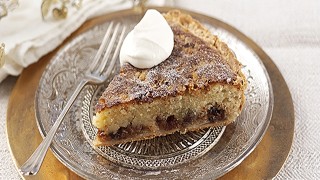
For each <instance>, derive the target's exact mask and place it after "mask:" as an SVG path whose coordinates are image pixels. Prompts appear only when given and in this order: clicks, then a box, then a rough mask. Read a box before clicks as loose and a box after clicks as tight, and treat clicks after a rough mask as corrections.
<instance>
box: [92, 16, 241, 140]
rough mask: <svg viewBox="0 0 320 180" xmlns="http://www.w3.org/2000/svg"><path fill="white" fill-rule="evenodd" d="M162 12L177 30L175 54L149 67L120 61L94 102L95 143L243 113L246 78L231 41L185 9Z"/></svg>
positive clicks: (217, 122)
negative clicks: (210, 29)
mask: <svg viewBox="0 0 320 180" xmlns="http://www.w3.org/2000/svg"><path fill="white" fill-rule="evenodd" d="M163 16H164V17H165V19H166V20H167V22H168V24H169V25H170V27H171V29H172V31H173V34H174V47H173V51H172V53H171V55H170V56H169V57H168V58H167V59H166V60H165V61H164V62H162V63H160V64H159V65H157V66H155V67H152V68H149V69H138V68H135V67H133V66H132V65H130V64H128V63H126V64H124V65H123V66H122V67H121V70H120V73H119V74H118V75H116V76H115V77H114V78H113V80H112V81H111V82H110V84H109V85H108V87H107V88H106V89H105V91H104V93H103V94H102V96H101V97H100V99H99V102H98V103H97V105H96V115H95V117H94V119H93V124H94V125H95V126H96V127H97V128H98V133H97V136H96V140H95V142H94V144H95V145H106V146H111V145H115V144H120V143H125V142H129V141H137V140H143V139H150V138H153V137H156V136H164V135H167V134H172V133H174V132H176V131H178V132H180V133H185V132H187V131H196V130H199V129H203V128H207V127H213V126H221V125H228V124H230V123H232V122H233V121H235V119H236V118H237V117H238V116H239V114H240V113H241V110H242V107H243V104H244V101H245V96H244V90H245V88H246V79H245V77H244V75H243V74H242V72H241V64H240V63H239V62H238V61H237V59H236V57H235V56H234V54H233V53H232V51H231V50H230V49H229V48H228V46H227V45H226V44H225V43H223V42H221V41H220V40H219V39H218V38H217V37H216V36H214V35H212V34H211V33H210V32H209V31H208V30H207V29H206V28H205V27H204V26H203V25H201V24H200V23H199V22H198V21H196V20H194V19H192V17H191V16H189V15H187V14H183V13H181V12H179V11H170V12H168V13H166V14H163Z"/></svg>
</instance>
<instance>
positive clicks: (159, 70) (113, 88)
mask: <svg viewBox="0 0 320 180" xmlns="http://www.w3.org/2000/svg"><path fill="white" fill-rule="evenodd" d="M171 28H172V30H173V32H174V41H175V45H174V49H173V51H172V54H171V55H170V56H169V57H168V58H167V60H166V61H164V62H162V63H160V64H159V65H158V66H155V67H153V68H150V69H137V68H135V67H133V66H131V65H130V64H124V65H123V67H122V69H121V72H120V74H118V75H116V76H115V77H114V79H113V80H112V81H111V83H110V84H109V86H108V87H107V88H106V90H105V92H104V93H103V95H102V97H101V98H100V102H99V104H98V105H97V110H98V111H99V110H102V109H104V108H105V107H111V106H113V105H117V104H119V103H128V102H131V101H135V102H151V101H153V99H154V98H158V97H164V96H176V95H177V94H182V93H184V92H185V91H188V90H193V89H204V88H207V87H208V86H209V84H212V83H228V84H231V83H232V82H233V81H234V80H235V79H236V77H237V74H236V73H235V72H233V70H232V68H231V67H230V65H229V64H227V63H226V61H225V60H224V59H223V56H222V55H221V53H220V52H219V51H218V50H217V49H213V48H211V47H210V46H209V45H207V44H206V42H204V41H202V40H201V39H200V38H198V37H196V36H194V35H192V34H191V33H188V32H186V31H185V30H184V29H182V28H180V26H178V25H172V26H171Z"/></svg>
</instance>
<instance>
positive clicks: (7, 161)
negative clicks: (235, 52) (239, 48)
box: [0, 0, 320, 179]
mask: <svg viewBox="0 0 320 180" xmlns="http://www.w3.org/2000/svg"><path fill="white" fill-rule="evenodd" d="M168 2H170V3H169V4H174V5H175V6H177V7H180V8H185V9H189V10H193V11H196V12H200V13H203V14H206V15H209V16H213V17H215V18H217V19H220V20H222V21H224V22H226V23H228V24H230V25H232V26H234V27H235V28H237V29H239V30H240V31H242V32H243V33H244V34H246V35H247V36H249V37H250V38H252V39H253V40H254V41H255V42H256V43H257V44H259V45H260V46H261V47H262V49H263V50H264V51H265V52H266V53H267V54H268V55H269V56H270V57H271V58H272V59H273V61H274V62H275V64H276V65H277V66H278V68H279V69H280V71H281V73H282V75H283V76H284V78H285V80H286V82H287V84H288V86H289V89H290V91H291V94H292V98H293V102H294V106H295V116H296V122H295V136H294V141H293V145H292V149H291V152H290V154H289V157H288V160H287V161H286V163H285V164H284V167H283V168H282V169H281V171H280V172H279V174H278V175H277V176H276V177H275V179H317V178H320V143H318V138H317V137H318V129H319V128H320V121H319V119H320V113H319V112H320V110H319V108H317V107H318V104H320V98H319V95H320V86H319V83H318V81H317V80H318V78H319V75H320V61H319V57H320V18H319V17H320V11H319V8H320V1H317V0H309V1H303V2H302V1H294V0H287V1H276V0H262V1H250V0H243V1H231V0H216V1H210V2H209V1H207V0H198V1H190V0H189V1H185V0H177V1H175V2H171V1H168ZM16 80H17V78H16V77H8V78H6V79H5V80H4V81H3V82H2V83H1V84H0V159H1V162H2V164H1V166H0V179H20V176H19V174H18V172H17V170H16V167H15V165H14V163H13V160H12V157H11V154H10V150H9V146H8V143H7V139H6V130H5V123H6V110H7V103H8V99H9V97H10V92H11V90H12V89H13V87H14V84H15V82H16Z"/></svg>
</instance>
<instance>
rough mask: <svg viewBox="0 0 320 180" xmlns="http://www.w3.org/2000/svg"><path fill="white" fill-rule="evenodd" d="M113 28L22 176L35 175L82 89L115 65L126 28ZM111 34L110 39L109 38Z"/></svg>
mask: <svg viewBox="0 0 320 180" xmlns="http://www.w3.org/2000/svg"><path fill="white" fill-rule="evenodd" d="M113 26H114V23H113V22H111V23H110V24H109V27H108V29H107V32H106V35H105V36H104V38H103V40H102V43H101V45H100V47H99V50H98V52H97V54H96V55H95V57H94V60H93V63H92V64H91V65H90V67H89V69H88V71H87V72H86V74H85V77H84V78H83V79H82V80H81V82H80V83H79V84H78V86H77V88H76V90H75V91H74V93H73V94H72V95H71V97H70V98H69V100H68V102H67V104H66V106H65V107H64V108H63V110H62V112H61V114H60V115H59V117H58V119H57V120H56V122H55V123H54V125H53V126H52V128H51V129H50V131H49V133H48V134H47V136H46V137H45V138H44V139H43V141H42V143H41V144H40V145H39V146H38V148H37V149H36V150H35V151H34V152H33V154H32V155H31V156H30V158H29V159H28V160H27V161H26V162H25V163H24V164H23V165H22V166H21V167H20V169H19V171H20V172H21V173H22V175H35V174H37V172H38V171H39V169H40V167H41V164H42V162H43V159H44V157H45V155H46V153H47V151H48V148H49V146H50V144H51V142H52V139H53V137H54V135H55V133H56V131H57V129H58V128H59V126H60V124H61V122H62V120H63V119H64V117H65V115H66V113H67V112H68V111H69V109H70V107H71V105H72V104H73V102H74V101H75V99H76V98H77V96H78V95H79V93H80V91H81V90H82V89H83V87H84V86H85V85H86V84H88V83H94V84H100V83H103V82H104V81H105V80H106V79H107V77H108V76H109V75H110V73H111V71H112V69H113V67H114V65H115V61H116V59H117V57H118V55H119V51H120V46H121V44H122V41H123V39H124V35H125V32H126V26H123V25H121V24H120V23H117V25H116V26H115V28H113ZM111 34H112V37H111V38H110V36H111ZM117 39H118V41H117ZM106 46H108V47H106ZM114 47H115V49H114ZM113 50H114V53H113V56H112V58H111V62H110V63H109V66H108V67H107V68H106V65H107V64H108V60H109V59H110V57H109V56H110V55H111V54H112V52H113ZM104 52H105V53H104ZM105 69H106V70H105Z"/></svg>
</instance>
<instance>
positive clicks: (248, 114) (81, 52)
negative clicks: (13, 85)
mask: <svg viewBox="0 0 320 180" xmlns="http://www.w3.org/2000/svg"><path fill="white" fill-rule="evenodd" d="M189 13H190V14H191V15H192V16H193V17H194V18H195V19H197V20H199V21H200V22H201V23H203V24H204V25H205V26H206V27H207V28H208V29H209V30H210V31H211V32H212V33H213V34H216V35H217V36H219V38H220V39H221V40H223V41H224V42H226V43H227V44H228V46H229V47H230V48H231V49H232V50H233V51H234V53H235V54H236V56H237V57H238V59H239V60H240V61H241V63H242V64H243V65H244V66H243V69H242V71H243V72H244V74H245V76H246V78H247V79H248V88H247V90H246V92H245V94H246V102H245V106H244V109H243V112H242V113H241V115H240V116H239V117H238V119H237V120H236V122H235V123H232V124H230V125H228V126H226V127H217V128H211V129H205V130H203V131H199V132H193V133H187V134H185V135H180V134H178V133H176V134H173V135H170V136H166V137H159V138H156V139H153V140H146V141H140V142H135V143H127V144H121V145H117V146H113V147H100V148H95V147H93V146H92V140H93V138H94V135H95V133H96V131H97V130H96V129H95V128H94V127H93V126H92V124H91V118H92V116H93V114H94V109H93V108H94V104H95V102H96V100H97V98H98V97H99V95H100V94H101V92H102V91H103V89H104V87H105V86H106V85H107V84H108V82H110V80H111V79H112V77H113V76H114V75H115V74H116V73H117V72H118V71H119V64H118V65H117V67H116V68H115V69H114V71H113V73H112V75H111V76H110V78H109V79H108V80H107V82H106V84H103V85H100V86H97V85H87V86H86V87H85V88H84V89H83V90H82V92H81V93H80V96H79V98H78V99H76V101H75V103H74V105H73V106H72V107H71V109H70V111H69V113H68V114H67V116H66V118H65V120H64V121H63V123H62V124H61V126H60V128H59V130H58V132H57V134H56V136H55V138H54V140H53V143H52V145H51V149H52V151H53V153H54V154H55V156H56V157H57V158H58V159H59V160H60V161H61V162H62V163H63V164H64V165H66V166H67V167H68V168H70V169H71V170H72V171H74V172H76V173H77V174H78V175H80V176H82V177H84V178H86V179H111V178H118V179H135V178H136V179H144V178H146V179H150V178H151V179H153V178H157V179H182V178H188V179H191V178H192V179H212V178H217V177H220V176H222V175H223V174H225V173H227V172H228V171H230V170H231V169H233V168H234V167H236V166H237V165H238V164H240V163H241V161H242V160H243V159H244V158H245V157H247V156H248V155H249V154H250V152H252V151H253V149H254V148H255V147H256V145H257V144H258V143H259V142H260V140H261V139H262V137H263V135H264V133H265V131H266V129H267V127H268V124H269V122H270V118H271V114H272V108H273V93H272V87H271V83H270V80H269V77H268V74H267V72H266V70H265V67H264V66H263V64H262V61H261V57H259V55H258V53H256V52H255V49H254V48H252V45H250V44H249V43H248V42H251V41H248V42H246V39H247V38H246V37H245V36H244V35H243V34H241V33H239V32H238V31H237V30H235V29H234V28H232V27H230V26H228V25H226V24H225V23H223V22H221V21H218V20H216V19H214V18H210V17H207V16H204V15H201V14H196V13H192V12H189ZM108 16H110V18H109V19H112V20H113V21H116V22H117V21H121V22H122V23H125V24H127V25H128V26H129V27H130V28H133V27H134V25H135V24H136V23H137V22H138V21H139V19H140V18H141V15H139V14H137V13H134V12H133V11H123V12H122V13H121V12H118V13H114V14H109V15H108ZM108 23H109V21H108V20H106V21H105V22H104V23H101V24H95V25H94V26H93V27H92V28H90V29H89V30H88V31H86V32H84V33H82V34H81V35H79V36H77V37H76V38H74V39H72V40H70V41H68V42H67V43H66V44H65V46H63V47H62V48H61V49H60V50H59V51H58V52H57V54H56V55H55V56H54V57H53V58H52V59H51V61H50V63H49V64H48V66H47V68H46V70H45V71H44V73H43V75H42V78H41V80H40V83H39V87H38V90H37V93H36V99H35V102H36V103H35V110H36V117H37V124H38V127H39V130H40V133H41V134H42V135H43V136H45V135H46V134H47V132H48V131H49V130H50V128H51V127H52V125H53V123H54V122H55V120H56V118H57V117H58V115H59V113H60V112H61V110H62V108H63V106H64V105H65V103H66V101H67V100H68V97H69V96H70V95H71V94H72V92H73V91H74V89H75V87H76V85H77V83H78V82H80V80H81V78H82V77H83V76H84V72H85V70H86V68H87V67H88V64H90V60H91V59H92V58H93V56H94V55H95V53H96V51H97V49H98V47H99V44H100V43H101V39H102V37H103V35H104V33H105V30H106V28H107V26H108ZM130 28H129V29H130Z"/></svg>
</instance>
